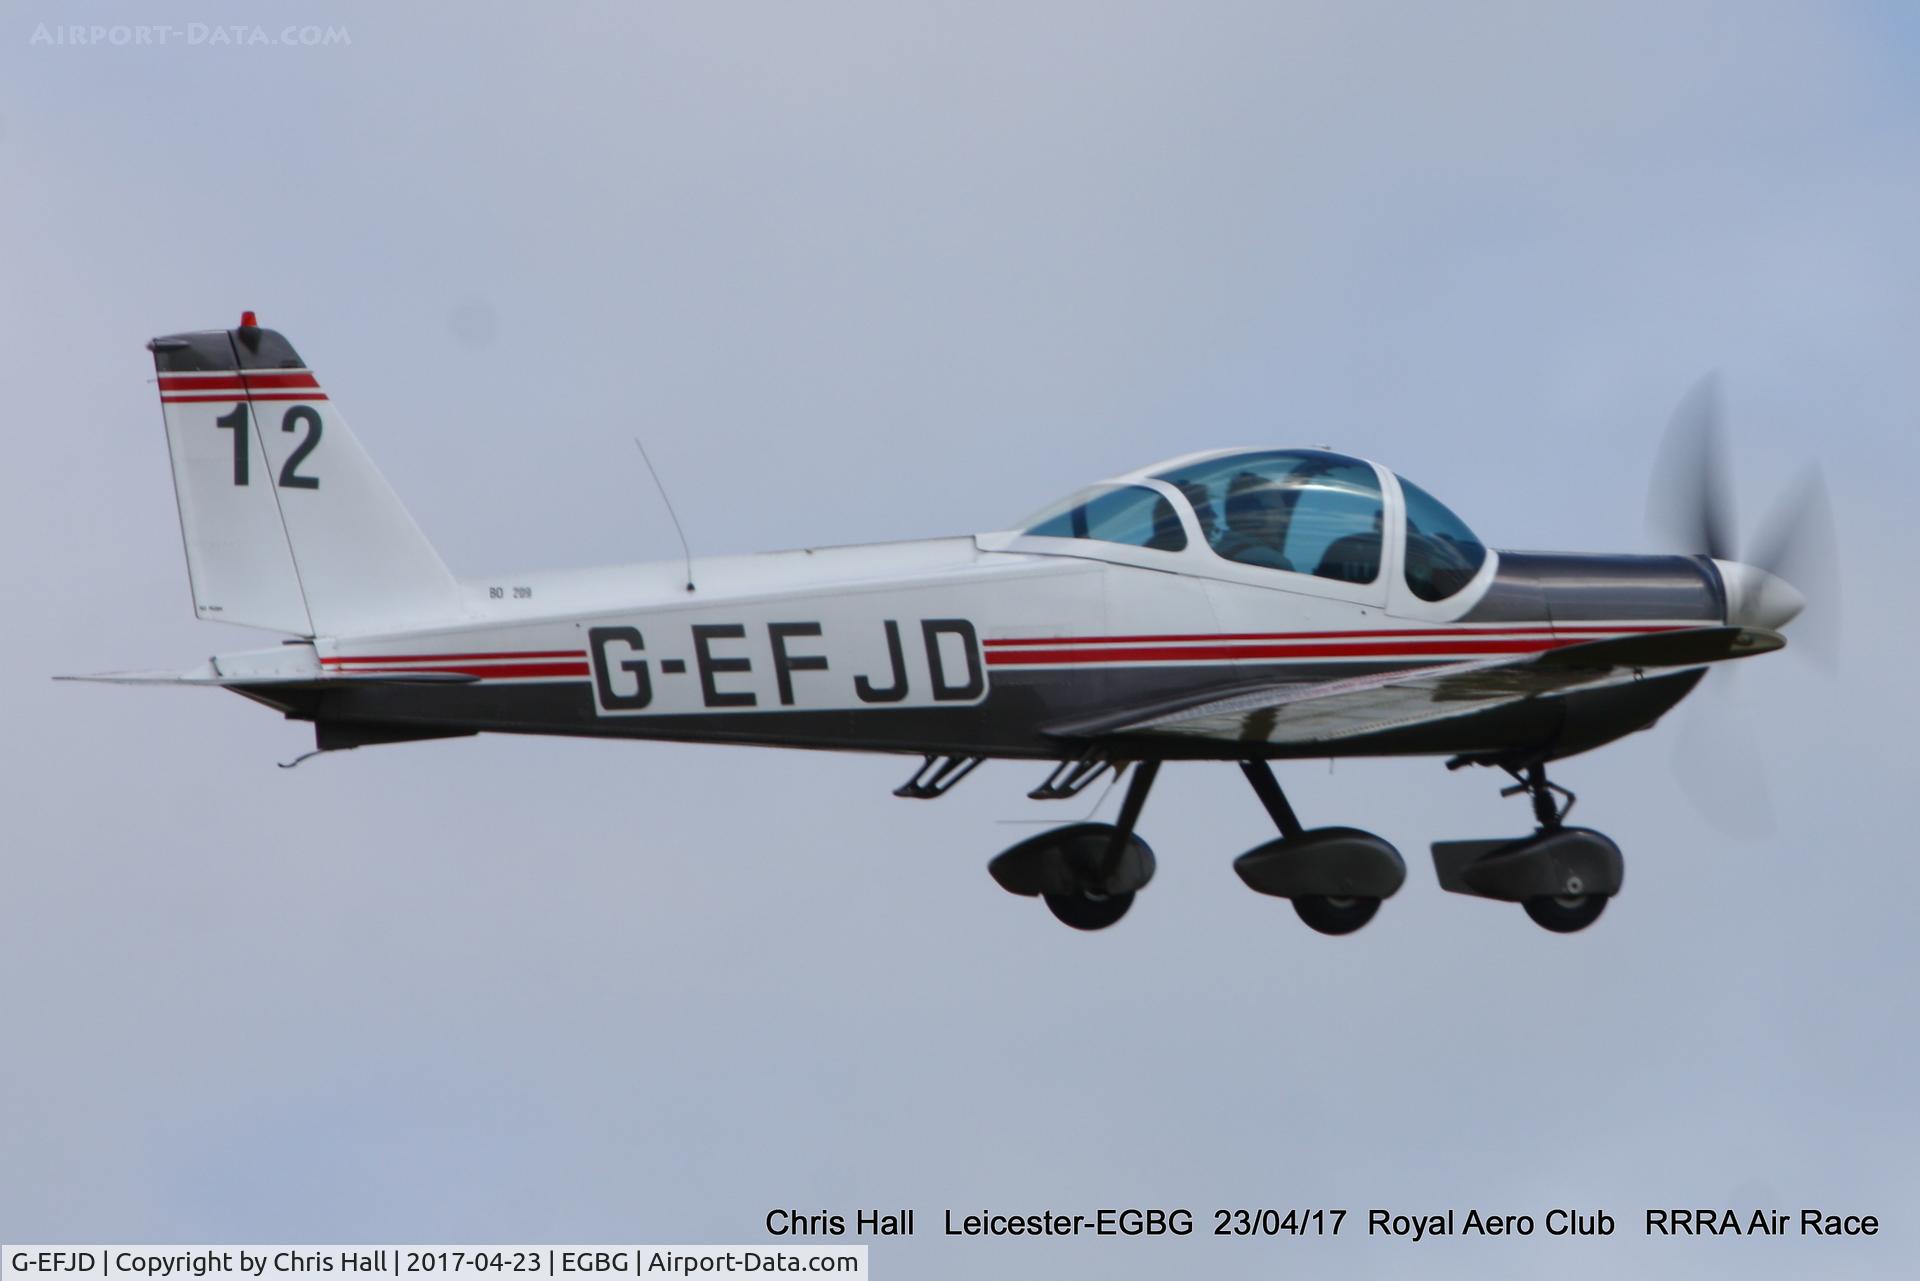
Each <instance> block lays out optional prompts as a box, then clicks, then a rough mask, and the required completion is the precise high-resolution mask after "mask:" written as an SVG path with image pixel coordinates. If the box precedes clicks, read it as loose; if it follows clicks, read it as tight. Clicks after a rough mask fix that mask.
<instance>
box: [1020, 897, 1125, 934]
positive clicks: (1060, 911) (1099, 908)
mask: <svg viewBox="0 0 1920 1281" xmlns="http://www.w3.org/2000/svg"><path fill="white" fill-rule="evenodd" d="M1042 897H1043V898H1045V899H1046V901H1047V910H1048V911H1049V912H1052V913H1053V917H1054V919H1055V920H1056V921H1059V922H1060V923H1061V924H1063V925H1071V926H1072V927H1073V928H1074V929H1076V930H1104V929H1106V928H1107V927H1108V926H1109V925H1112V924H1113V923H1114V922H1116V921H1118V920H1119V919H1120V918H1121V917H1123V916H1125V915H1126V914H1127V909H1128V908H1130V907H1132V906H1133V891H1132V890H1123V891H1121V892H1120V893H1118V894H1093V893H1089V892H1086V891H1082V892H1081V893H1078V894H1046V895H1042Z"/></svg>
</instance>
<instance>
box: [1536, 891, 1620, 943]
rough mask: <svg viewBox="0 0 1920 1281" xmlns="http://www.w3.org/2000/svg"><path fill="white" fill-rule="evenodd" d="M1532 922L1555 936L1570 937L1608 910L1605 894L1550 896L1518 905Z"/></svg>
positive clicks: (1542, 896)
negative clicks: (1568, 935)
mask: <svg viewBox="0 0 1920 1281" xmlns="http://www.w3.org/2000/svg"><path fill="white" fill-rule="evenodd" d="M1521 906H1522V907H1524V908H1526V909H1527V915H1528V916H1531V917H1532V918H1533V923H1534V924H1535V925H1538V926H1539V927H1540V928H1541V929H1543V930H1552V931H1553V932H1554V933H1555V934H1573V933H1576V932H1577V931H1580V930H1584V929H1586V928H1587V927H1588V926H1589V925H1592V924H1593V923H1594V922H1595V921H1597V920H1599V919H1600V913H1602V912H1604V911H1606V910H1607V896H1606V895H1604V894H1552V895H1544V894H1543V895H1541V896H1540V897H1538V898H1530V899H1528V900H1527V901H1526V902H1524V903H1522V904H1521Z"/></svg>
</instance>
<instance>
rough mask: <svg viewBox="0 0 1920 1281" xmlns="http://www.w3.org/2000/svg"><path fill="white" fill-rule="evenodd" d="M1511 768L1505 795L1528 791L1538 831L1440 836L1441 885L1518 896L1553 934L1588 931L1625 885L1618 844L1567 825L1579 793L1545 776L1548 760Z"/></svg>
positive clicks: (1510, 898)
mask: <svg viewBox="0 0 1920 1281" xmlns="http://www.w3.org/2000/svg"><path fill="white" fill-rule="evenodd" d="M1508 772H1509V773H1511V774H1512V775H1513V776H1514V784H1513V786H1512V787H1508V788H1504V789H1502V791H1501V793H1500V794H1501V795H1502V796H1516V795H1519V794H1520V793H1522V792H1525V793H1526V794H1527V797H1528V799H1529V800H1530V801H1531V802H1532V804H1533V816H1534V819H1535V821H1536V822H1538V823H1539V825H1540V826H1539V827H1538V828H1537V829H1536V830H1535V831H1534V833H1533V835H1532V836H1524V837H1520V838H1518V839H1515V840H1491V841H1435V842H1434V844H1433V867H1434V871H1435V872H1436V873H1437V874H1438V875H1439V878H1440V888H1441V889H1443V890H1450V891H1452V892H1453V893H1455V894H1472V895H1475V896H1476V897H1479V898H1491V899H1499V900H1501V901H1502V902H1507V903H1518V904H1520V906H1521V907H1522V908H1524V909H1525V911H1526V913H1527V916H1528V917H1530V918H1531V919H1532V920H1533V923H1534V924H1536V925H1538V926H1540V927H1541V928H1542V929H1547V930H1552V931H1553V932H1554V933H1555V934H1573V933H1575V932H1577V931H1579V930H1584V929H1586V928H1587V926H1589V925H1592V924H1593V923H1594V922H1595V921H1597V920H1599V919H1600V914H1601V913H1602V912H1604V911H1605V910H1606V908H1607V900H1608V899H1610V898H1612V897H1613V896H1614V895H1615V894H1618V893H1619V892H1620V885H1621V882H1622V880H1623V879H1624V877H1625V875H1626V863H1625V860H1624V859H1622V858H1621V856H1620V847H1619V846H1617V845H1615V844H1614V843H1613V842H1612V841H1610V840H1608V839H1607V838H1606V837H1605V836H1603V835H1601V834H1600V833H1599V832H1596V831H1593V830H1592V829H1591V828H1585V827H1568V826H1566V825H1565V819H1566V817H1567V814H1568V812H1569V811H1571V810H1572V809H1573V803H1574V796H1573V793H1572V792H1569V791H1568V790H1567V789H1566V788H1564V787H1560V786H1558V785H1556V784H1553V783H1549V782H1548V781H1547V771H1546V767H1545V765H1543V764H1541V763H1539V762H1535V763H1533V764H1530V765H1527V766H1525V767H1523V768H1518V769H1514V768H1511V767H1510V768H1509V770H1508ZM1561 797H1564V798H1565V803H1564V804H1563V803H1562V802H1561V800H1560V799H1559V798H1561Z"/></svg>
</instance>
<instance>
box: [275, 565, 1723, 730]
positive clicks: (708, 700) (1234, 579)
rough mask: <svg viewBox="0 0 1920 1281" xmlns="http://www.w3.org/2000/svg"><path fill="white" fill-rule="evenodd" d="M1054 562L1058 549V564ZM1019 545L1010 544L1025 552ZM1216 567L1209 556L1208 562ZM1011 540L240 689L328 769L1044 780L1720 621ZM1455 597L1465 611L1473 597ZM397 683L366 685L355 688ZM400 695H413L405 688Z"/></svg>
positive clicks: (572, 575) (387, 649) (723, 591)
mask: <svg viewBox="0 0 1920 1281" xmlns="http://www.w3.org/2000/svg"><path fill="white" fill-rule="evenodd" d="M1059 541H1063V542H1064V541H1065V540H1059ZM1023 544H1024V545H1023ZM1197 550H1198V551H1200V552H1204V549H1197ZM1138 559H1139V557H1138V556H1137V555H1134V556H1128V555H1125V554H1122V555H1121V556H1120V558H1119V559H1115V558H1114V553H1113V552H1112V551H1111V550H1110V549H1108V548H1106V547H1104V546H1091V545H1090V546H1088V547H1074V548H1067V549H1061V548H1057V547H1049V548H1047V549H1045V550H1036V549H1034V547H1032V546H1031V544H1030V540H1024V539H1023V538H1022V537H1021V536H1020V535H1008V534H997V535H981V536H976V537H961V538H945V539H932V540H926V541H917V542H905V543H886V544H871V545H864V546H856V547H834V548H819V549H806V550H799V551H790V552H778V553H769V554H763V555H753V556H741V557H727V558H714V559H707V560H700V561H695V562H694V563H693V565H692V566H691V578H692V581H693V583H694V588H693V590H691V591H689V590H688V589H687V582H688V578H689V573H688V567H687V566H685V565H683V564H682V563H679V562H662V563H656V564H649V565H639V566H632V567H626V568H619V569H607V570H592V571H571V572H561V573H549V574H537V575H521V576H516V577H512V578H502V579H499V580H497V581H493V580H489V581H482V582H468V583H465V584H463V591H464V596H465V602H464V604H465V608H464V611H463V612H464V613H465V615H466V616H465V618H463V619H462V620H461V621H460V622H459V623H457V624H455V625H452V626H436V627H427V628H417V629H408V630H406V631H403V632H396V633H391V634H385V635H367V636H357V637H340V638H329V637H320V638H316V639H315V640H314V641H313V642H311V646H310V648H309V647H307V646H304V645H300V644H289V645H286V646H283V647H282V648H281V650H280V651H278V652H277V654H276V656H275V659H274V662H275V664H276V670H278V671H280V672H281V673H283V674H290V673H291V672H292V671H293V670H294V666H293V665H297V664H303V663H304V664H311V667H312V670H313V671H314V672H315V673H316V674H317V673H325V674H326V675H328V676H331V677H360V678H368V679H361V680H353V679H346V680H339V681H335V682H330V683H329V684H328V685H327V687H326V688H324V689H322V690H320V691H318V692H314V691H308V690H302V691H300V692H297V693H296V692H293V691H290V690H286V689H280V688H276V687H273V686H269V685H266V684H262V685H260V686H257V687H250V688H245V689H243V692H246V693H248V694H249V695H250V696H252V697H255V698H259V699H261V700H262V701H266V702H269V703H272V704H274V705H276V706H280V707H282V708H283V709H284V710H286V711H288V712H289V713H290V714H291V715H294V716H296V717H299V718H301V719H310V720H314V721H316V722H318V723H320V724H321V725H322V727H323V730H325V731H327V732H329V733H330V734H331V735H332V737H333V740H334V741H335V742H336V743H339V744H340V745H345V744H347V743H350V742H353V741H369V742H376V741H393V740H395V739H398V738H405V737H411V736H413V734H412V733H410V732H409V731H410V730H418V731H420V736H429V735H431V734H438V733H463V732H473V731H494V732H509V733H532V734H570V735H591V736H603V737H632V738H654V739H676V740H686V741H709V742H727V743H760V744H769V745H778V746H788V747H811V748H826V749H844V750H865V751H901V752H909V751H910V752H935V751H938V752H950V753H955V754H962V755H980V756H1004V757H1039V758H1057V757H1061V756H1070V755H1074V754H1076V753H1077V752H1078V751H1080V750H1082V749H1083V748H1084V747H1085V746H1086V745H1087V744H1088V743H1091V742H1095V741H1097V740H1098V738H1099V735H1100V731H1101V728H1102V725H1103V723H1105V722H1107V721H1109V720H1111V719H1112V718H1113V717H1114V716H1115V715H1116V714H1118V713H1121V712H1125V713H1126V714H1128V715H1138V714H1139V713H1140V712H1141V711H1142V710H1143V709H1155V708H1167V709H1172V708H1176V707H1179V706H1181V705H1183V704H1187V703H1196V702H1200V701H1204V700H1207V699H1211V698H1217V697H1220V696H1222V695H1225V694H1230V693H1232V692H1234V691H1235V690H1239V689H1245V688H1254V687H1270V686H1272V685H1273V684H1275V683H1283V682H1303V683H1305V682H1319V681H1328V680H1337V679H1340V678H1342V677H1347V676H1357V675H1363V674H1366V673H1371V672H1379V671H1384V670H1388V669H1394V668H1407V667H1414V666H1421V665H1427V664H1436V663H1455V662H1463V661H1469V660H1473V659H1478V658H1485V657H1490V656H1495V655H1506V654H1524V653H1532V652H1538V651H1541V650H1546V649H1551V648H1555V647H1558V646H1562V645H1568V644H1575V643H1579V642H1583V641H1591V640H1597V639H1604V638H1607V637H1612V636H1620V635H1630V634H1634V633H1637V632H1647V631H1657V630H1662V629H1666V628H1676V627H1688V626H1698V625H1700V624H1701V623H1702V622H1717V621H1720V620H1721V619H1722V618H1723V617H1724V613H1725V607H1724V600H1723V596H1724V592H1723V589H1722V588H1721V587H1720V586H1719V581H1718V575H1717V574H1716V572H1715V570H1714V568H1713V566H1712V564H1711V562H1705V561H1702V560H1700V559H1698V558H1692V557H1680V556H1578V555H1543V554H1537V553H1512V552H1509V553H1498V554H1495V555H1493V556H1491V557H1489V560H1488V563H1487V566H1486V572H1485V574H1484V575H1482V576H1481V577H1482V579H1483V581H1481V582H1479V583H1478V584H1477V585H1476V586H1475V587H1474V589H1473V590H1472V592H1471V593H1470V595H1471V599H1470V600H1467V599H1463V600H1460V601H1455V602H1453V604H1454V606H1455V607H1456V611H1457V617H1454V618H1451V619H1436V618H1433V617H1405V616H1401V615H1397V614H1395V613H1394V612H1392V611H1391V610H1390V609H1389V608H1387V602H1386V601H1384V600H1382V601H1378V602H1376V601H1370V600H1365V599H1360V600H1356V599H1352V597H1353V596H1354V595H1355V593H1354V592H1353V591H1351V590H1344V589H1347V588H1348V587H1349V585H1347V584H1335V585H1333V586H1335V587H1336V588H1340V589H1343V590H1337V591H1334V592H1332V593H1327V592H1322V591H1316V590H1315V588H1316V586H1317V584H1315V583H1300V582H1297V581H1291V580H1297V579H1300V578H1303V577H1305V576H1303V575H1284V576H1283V575H1276V574H1271V573H1268V574H1266V575H1265V577H1266V578H1268V579H1270V580H1276V579H1282V578H1284V579H1286V580H1289V581H1285V582H1278V581H1268V582H1262V581H1260V580H1261V578H1262V574H1261V573H1260V572H1259V571H1258V570H1251V571H1250V570H1248V569H1246V568H1243V567H1238V566H1223V567H1221V568H1220V569H1218V570H1217V571H1214V572H1211V573H1210V572H1206V571H1207V570H1208V566H1207V565H1206V564H1205V562H1204V561H1199V560H1196V563H1195V564H1194V565H1193V566H1190V567H1186V568H1185V569H1184V571H1183V572H1170V571H1169V570H1168V569H1165V568H1160V567H1154V566H1148V565H1141V564H1138V563H1130V562H1131V561H1136V560H1138ZM1462 595H1463V596H1465V595H1468V593H1463V594H1462ZM374 677H385V678H388V679H384V680H374V679H370V678H374ZM394 677H407V678H409V679H405V680H399V681H395V680H393V679H392V678H394ZM1695 679H1697V674H1691V673H1690V674H1687V675H1686V676H1684V677H1678V678H1668V679H1665V680H1659V681H1649V682H1646V683H1645V684H1644V685H1642V686H1634V687H1631V688H1628V689H1624V690H1610V691H1605V692H1595V693H1592V694H1587V695H1576V696H1574V697H1572V698H1566V699H1555V700H1541V701H1539V702H1537V703H1533V704H1522V705H1520V706H1517V707H1509V708H1503V709H1499V710H1497V711H1491V712H1487V713H1484V714H1480V715H1476V716H1470V717H1462V718H1458V719H1456V720H1455V721H1452V722H1450V723H1448V724H1447V725H1446V726H1445V728H1444V729H1436V728H1434V727H1431V726H1429V727H1426V728H1423V729H1417V730H1410V731H1407V732H1404V733H1398V732H1395V731H1391V730H1388V731H1384V732H1382V733H1380V734H1376V735H1371V736H1368V737H1365V738H1359V739H1353V740H1348V741H1345V742H1342V743H1340V744H1337V745H1326V746H1320V747H1315V748H1312V749H1310V750H1308V749H1298V748H1294V749H1282V748H1275V747H1271V746H1268V745H1264V744H1263V745H1251V744H1231V743H1228V744H1206V743H1200V742H1195V741H1191V740H1180V741H1168V742H1166V743H1164V744H1160V745H1158V746H1157V747H1156V754H1157V755H1165V756H1219V757H1230V758H1237V757H1244V756H1247V755H1250V754H1251V755H1269V756H1283V755H1313V756H1325V755H1380V754H1407V753H1413V754H1426V753H1447V754H1455V753H1465V754H1472V753H1476V752H1489V751H1495V750H1505V749H1511V748H1512V747H1513V745H1514V744H1515V743H1523V744H1526V745H1527V748H1528V750H1530V751H1534V752H1536V753H1539V752H1542V751H1544V752H1545V754H1547V755H1565V754H1570V753H1571V752H1573V751H1580V750H1585V749H1586V748H1588V747H1592V746H1596V745H1598V744H1599V743H1601V742H1605V741H1607V740H1609V739H1611V738H1614V737H1618V736H1619V735H1620V734H1624V733H1627V732H1630V731H1631V730H1633V729H1637V728H1640V727H1642V726H1644V725H1647V724H1649V723H1651V722H1652V721H1653V720H1654V719H1656V718H1657V717H1658V716H1659V715H1660V714H1661V713H1662V712H1664V711H1665V710H1666V708H1668V707H1670V706H1671V705H1672V704H1673V703H1674V702H1676V701H1677V700H1678V699H1679V698H1680V697H1682V696H1684V694H1685V693H1686V691H1687V690H1688V689H1689V688H1691V686H1692V684H1693V683H1694V680H1695Z"/></svg>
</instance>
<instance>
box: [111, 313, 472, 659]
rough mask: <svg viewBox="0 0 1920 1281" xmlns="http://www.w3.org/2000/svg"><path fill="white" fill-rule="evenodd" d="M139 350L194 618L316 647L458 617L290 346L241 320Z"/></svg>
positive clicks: (378, 479)
mask: <svg viewBox="0 0 1920 1281" xmlns="http://www.w3.org/2000/svg"><path fill="white" fill-rule="evenodd" d="M147 347H148V349H149V350H150V351H152V352H153V364H154V369H155V370H156V371H157V372H158V374H159V383H160V404H161V410H162V412H163V414H164V415H165V417H166V424H167V449H168V452H169V454H170V455H171V457H172V460H173V486H174V494H175V496H176V497H177V498H178V499H179V502H180V530H181V533H182V535H183V536H184V538H185V541H186V546H187V575H188V577H189V579H190V580H191V581H192V585H193V606H194V611H195V612H196V613H197V614H198V615H199V616H200V617H201V618H210V619H214V620H217V621H220V622H227V623H241V624H244V625H246V626H249V627H264V628H269V629H271V630H273V631H279V632H290V633H293V634H294V635H298V636H314V635H346V634H353V633H367V632H378V631H386V630H396V629H399V628H403V627H406V626H408V625H412V624H418V623H423V622H431V621H446V620H448V619H451V618H453V617H455V616H456V615H457V614H458V612H459V608H460V595H459V589H458V587H457V586H456V584H455V582H454V579H453V576H452V575H451V574H450V573H448V572H447V567H446V565H445V564H444V563H443V562H442V561H441V559H440V557H439V554H438V553H436V552H435V551H434V550H433V546H432V544H430V543H428V542H427V539H426V536H425V535H423V534H422V533H421V532H420V529H419V526H417V525H415V524H414V523H413V518H412V517H411V516H409V515H408V514H407V510H406V508H405V507H403V506H401V504H400V500H399V499H398V498H397V497H395V495H394V492H393V490H392V489H391V488H390V487H389V486H388V485H387V482H386V479H385V478H384V477H383V476H381V474H380V473H379V471H378V470H377V469H376V468H375V467H374V465H373V462H372V460H371V459H369V458H368V457H367V455H366V453H365V451H364V450H362V449H361V448H360V443H359V442H358V441H357V440H355V439H354V437H353V433H352V432H351V431H349V430H348V429H347V424H346V421H345V420H344V419H343V418H341V416H340V413H339V411H338V410H337V409H336V408H335V407H334V405H333V402H332V401H331V400H329V399H328V397H327V393H326V391H325V389H323V388H322V387H321V385H320V383H319V380H318V379H316V378H315V377H314V376H313V372H312V371H311V370H309V369H308V368H307V367H306V364H305V362H304V361H302V360H301V359H300V357H299V355H298V354H297V353H296V352H295V351H294V349H293V346H292V344H290V343H288V342H287V340H286V339H285V338H283V337H281V336H280V335H279V334H278V333H275V332H274V331H273V330H271V329H262V328H260V327H259V325H258V324H257V323H255V321H254V317H253V313H252V312H248V313H246V314H245V315H244V316H242V317H241V321H240V327H239V328H238V329H224V330H223V329H212V330H205V331H202V332H199V333H189V334H170V335H168V336H166V337H162V338H155V339H154V340H153V341H152V342H150V343H148V344H147Z"/></svg>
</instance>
